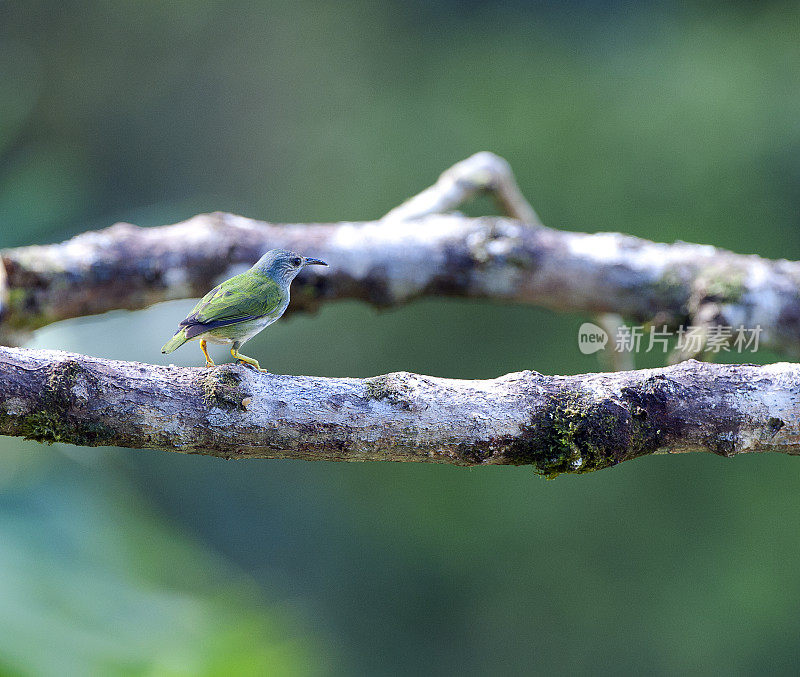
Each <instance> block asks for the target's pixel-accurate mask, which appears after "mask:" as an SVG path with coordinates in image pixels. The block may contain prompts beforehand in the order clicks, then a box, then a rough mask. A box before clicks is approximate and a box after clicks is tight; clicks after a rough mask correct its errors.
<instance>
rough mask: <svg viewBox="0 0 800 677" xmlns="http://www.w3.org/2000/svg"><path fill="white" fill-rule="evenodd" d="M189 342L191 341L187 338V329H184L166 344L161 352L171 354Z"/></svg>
mask: <svg viewBox="0 0 800 677" xmlns="http://www.w3.org/2000/svg"><path fill="white" fill-rule="evenodd" d="M188 340H189V339H187V338H186V329H184V328H182V329H180V330H179V331H178V332H177V333H176V334H175V336H173V337H172V338H171V339H170V340H169V341H167V342H166V343H165V344H164V347H163V348H161V352H162V353H171V352H172V351H173V350H177V349H178V348H180V347H181V346H182V345H183V344H184V343H186V341H188Z"/></svg>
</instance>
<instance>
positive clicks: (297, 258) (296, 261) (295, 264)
mask: <svg viewBox="0 0 800 677" xmlns="http://www.w3.org/2000/svg"><path fill="white" fill-rule="evenodd" d="M301 263H302V261H301V260H300V257H299V256H295V257H294V258H293V259H292V265H293V266H299V265H300V264H301Z"/></svg>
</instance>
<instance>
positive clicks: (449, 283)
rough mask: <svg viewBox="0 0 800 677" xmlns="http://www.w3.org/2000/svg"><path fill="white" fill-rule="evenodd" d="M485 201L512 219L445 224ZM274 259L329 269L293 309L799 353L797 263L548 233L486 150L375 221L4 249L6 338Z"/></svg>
mask: <svg viewBox="0 0 800 677" xmlns="http://www.w3.org/2000/svg"><path fill="white" fill-rule="evenodd" d="M480 191H484V192H489V193H491V194H492V195H494V196H495V197H496V198H497V201H498V203H499V204H500V205H501V207H502V208H503V209H504V210H505V211H506V212H507V213H509V214H510V215H512V216H513V217H515V218H503V217H485V218H467V217H465V216H462V215H459V214H443V213H440V212H444V211H448V210H451V209H454V208H456V207H457V206H458V205H459V204H460V203H461V202H463V201H464V200H465V199H467V198H469V197H470V196H472V195H474V194H475V193H476V192H480ZM271 247H285V248H288V249H294V250H297V251H299V252H301V253H303V254H306V255H310V256H318V257H320V258H323V259H325V260H326V261H328V263H330V268H326V269H314V270H310V269H309V270H306V271H304V273H302V274H301V276H300V277H299V278H298V280H297V281H296V282H295V284H294V286H293V291H292V295H293V298H292V305H291V307H290V311H293V310H310V309H314V308H315V307H317V306H318V305H319V304H320V303H322V302H325V301H329V300H334V299H360V300H363V301H366V302H368V303H371V304H373V305H376V306H381V307H386V306H394V305H400V304H404V303H408V302H409V301H412V300H414V299H417V298H422V297H427V296H460V297H466V298H481V299H491V300H495V301H503V302H513V303H521V304H533V305H540V306H544V307H547V308H552V309H556V310H560V311H577V312H589V313H614V314H617V315H620V316H622V317H624V318H626V319H629V320H632V321H635V322H640V323H644V322H653V324H654V325H655V326H659V327H660V326H661V325H662V324H666V325H668V326H670V327H672V328H674V327H675V326H677V325H680V324H684V325H690V324H693V325H700V326H713V325H715V324H717V325H729V326H733V327H736V326H739V325H744V326H745V327H748V328H752V327H755V326H760V327H761V329H762V332H761V337H760V342H761V345H763V346H765V347H769V348H772V349H774V350H778V351H782V352H784V353H786V354H788V355H792V356H794V355H798V354H800V263H798V262H790V261H785V260H780V261H770V260H766V259H763V258H760V257H758V256H744V255H739V254H734V253H731V252H727V251H724V250H720V249H717V248H715V247H712V246H708V245H697V244H687V243H683V242H677V243H674V244H658V243H654V242H650V241H648V240H643V239H639V238H635V237H630V236H626V235H621V234H619V233H594V234H586V233H574V232H566V231H559V230H553V229H550V228H546V227H544V226H540V225H538V218H537V217H536V214H535V212H534V211H533V209H531V208H530V206H529V205H527V203H526V202H525V199H524V198H523V197H522V195H521V193H520V192H519V189H518V188H517V187H516V184H515V183H514V181H513V176H511V172H510V169H509V168H508V165H507V163H505V161H503V160H502V159H501V158H498V157H497V156H494V155H492V154H490V153H479V154H477V155H475V156H473V157H471V158H468V159H467V160H465V161H463V162H462V163H459V164H458V165H455V166H454V167H452V168H451V169H449V170H448V171H447V172H445V173H444V174H443V175H442V177H441V178H440V179H439V181H437V182H436V184H435V185H434V186H432V187H431V188H428V189H426V190H425V191H423V192H422V193H420V194H419V195H417V196H416V197H414V198H411V199H410V200H409V201H407V202H406V203H404V204H403V205H400V206H399V207H397V208H396V209H394V210H392V211H391V212H389V214H387V215H386V217H384V218H383V219H380V220H377V221H369V222H358V223H332V224H288V225H286V224H284V225H279V224H270V223H265V222H261V221H256V220H253V219H248V218H245V217H241V216H234V215H232V214H223V213H214V214H202V215H199V216H195V217H194V218H192V219H189V220H188V221H185V222H183V223H178V224H174V225H170V226H162V227H158V228H139V227H136V226H133V225H130V224H117V225H115V226H112V227H111V228H108V229H106V230H101V231H97V232H88V233H84V234H82V235H79V236H77V237H75V238H72V239H71V240H68V241H66V242H63V243H61V244H54V245H47V246H34V247H21V248H16V249H8V250H5V251H3V252H2V254H1V255H0V262H1V263H2V266H0V268H1V269H2V270H0V312H2V313H3V315H2V321H0V330H2V331H4V332H5V336H6V340H7V341H11V340H12V338H13V335H14V333H15V332H17V333H19V332H26V331H31V330H33V329H35V328H37V327H41V326H43V325H45V324H47V323H49V322H53V321H56V320H62V319H66V318H72V317H78V316H82V315H90V314H96V313H102V312H105V311H108V310H113V309H118V308H122V309H130V310H134V309H138V308H144V307H146V306H148V305H150V304H153V303H156V302H159V301H165V300H169V299H176V298H185V297H197V296H200V295H202V294H204V293H205V292H206V291H208V289H210V288H211V287H212V286H213V285H214V284H215V283H216V282H218V281H219V280H220V279H221V278H225V277H227V276H230V275H232V274H234V273H236V272H240V271H241V270H243V269H244V268H246V267H248V266H250V265H251V264H252V263H253V262H254V261H255V260H256V259H257V258H258V257H259V256H260V255H261V254H262V253H263V252H264V251H265V250H266V249H269V248H271ZM3 270H4V271H5V273H6V274H7V281H6V284H5V285H4V284H3V282H2V272H3ZM4 298H7V303H5V305H3V299H4ZM3 308H4V310H3Z"/></svg>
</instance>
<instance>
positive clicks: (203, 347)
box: [200, 339, 215, 367]
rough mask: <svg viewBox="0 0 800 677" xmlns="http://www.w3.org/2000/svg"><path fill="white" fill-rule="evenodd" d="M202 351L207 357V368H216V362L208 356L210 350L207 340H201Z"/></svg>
mask: <svg viewBox="0 0 800 677" xmlns="http://www.w3.org/2000/svg"><path fill="white" fill-rule="evenodd" d="M200 350H202V351H203V355H205V356H206V366H207V367H213V366H215V365H214V360H212V359H211V358H210V357H209V356H208V349H207V348H206V340H205V339H200Z"/></svg>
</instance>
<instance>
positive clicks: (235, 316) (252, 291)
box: [180, 271, 285, 338]
mask: <svg viewBox="0 0 800 677" xmlns="http://www.w3.org/2000/svg"><path fill="white" fill-rule="evenodd" d="M284 298H285V295H284V293H283V292H281V288H280V287H279V286H278V285H277V284H276V283H275V281H274V280H272V279H271V278H269V277H267V276H266V275H260V274H258V273H253V272H249V271H248V272H247V273H242V274H241V275H236V276H235V277H232V278H231V279H230V280H225V282H223V283H222V284H220V285H217V286H216V287H214V289H212V290H211V291H210V292H208V294H206V295H205V296H204V297H203V298H202V299H200V301H199V302H198V303H197V305H196V306H195V307H194V308H193V309H192V312H191V313H189V315H187V316H186V319H184V320H183V321H181V323H180V326H181V327H186V328H187V331H186V336H187V338H191V337H192V336H196V335H198V334H201V333H203V332H205V331H208V330H209V329H214V328H215V327H223V326H225V325H229V324H235V323H237V322H245V321H246V320H254V319H256V318H258V317H263V316H264V315H269V314H271V313H273V312H275V311H276V310H278V308H279V307H280V305H281V303H282V301H283V300H284ZM190 334H191V336H190Z"/></svg>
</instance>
